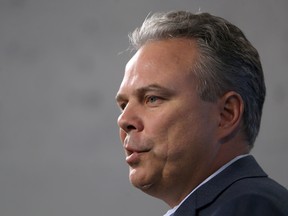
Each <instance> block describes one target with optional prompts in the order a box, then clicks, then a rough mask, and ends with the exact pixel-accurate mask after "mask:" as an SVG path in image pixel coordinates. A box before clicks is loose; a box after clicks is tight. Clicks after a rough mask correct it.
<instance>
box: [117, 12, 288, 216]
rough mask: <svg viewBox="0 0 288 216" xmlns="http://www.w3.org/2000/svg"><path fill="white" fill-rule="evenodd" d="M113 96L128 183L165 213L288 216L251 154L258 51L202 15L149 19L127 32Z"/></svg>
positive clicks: (259, 76) (283, 197) (258, 98)
mask: <svg viewBox="0 0 288 216" xmlns="http://www.w3.org/2000/svg"><path fill="white" fill-rule="evenodd" d="M130 39H131V42H132V45H133V46H134V47H135V49H136V51H137V52H136V54H135V55H134V56H133V57H132V58H131V60H130V61H129V62H128V63H127V66H126V70H125V75H124V78H123V81H122V83H121V86H120V89H119V91H118V93H117V96H116V100H117V103H118V105H119V107H120V109H121V110H122V112H121V114H120V116H119V119H118V125H119V127H120V138H121V141H122V143H123V146H124V149H125V153H126V162H127V163H128V165H129V168H130V174H129V178H130V181H131V183H132V184H133V185H134V186H135V187H137V188H139V189H141V190H142V191H144V192H145V193H147V194H149V195H151V196H154V197H157V198H159V199H161V200H163V201H164V202H166V203H167V204H168V205H169V206H170V207H171V210H169V211H168V212H167V213H166V215H173V216H186V215H187V216H188V215H189V216H191V215H215V216H227V215H228V216H229V215H233V216H235V215H245V216H247V215H261V216H263V215H288V192H287V190H286V189H285V188H284V187H282V186H280V185H279V184H277V183H276V182H274V181H273V180H271V179H270V178H268V177H267V175H266V174H265V173H264V171H263V170H262V169H261V168H260V167H259V165H258V164H257V162H256V161H255V160H254V158H253V157H252V156H251V155H249V152H250V150H251V149H252V147H253V144H254V141H255V138H256V136H257V134H258V131H259V127H260V120H261V113H262V107H263V103H264V98H265V84H264V77H263V72H262V67H261V63H260V60H259V55H258V52H257V51H256V49H255V48H254V47H253V46H252V45H251V44H250V42H249V41H248V40H247V39H246V37H245V36H244V35H243V33H242V32H241V30H239V29H238V28H237V27H236V26H234V25H233V24H231V23H229V22H227V21H226V20H224V19H222V18H220V17H216V16H212V15H210V14H208V13H199V14H192V13H189V12H184V11H178V12H168V13H156V14H154V15H152V16H150V17H148V18H147V19H146V20H145V21H144V23H143V25H142V26H141V27H140V28H138V29H136V30H135V31H134V32H133V34H131V35H130Z"/></svg>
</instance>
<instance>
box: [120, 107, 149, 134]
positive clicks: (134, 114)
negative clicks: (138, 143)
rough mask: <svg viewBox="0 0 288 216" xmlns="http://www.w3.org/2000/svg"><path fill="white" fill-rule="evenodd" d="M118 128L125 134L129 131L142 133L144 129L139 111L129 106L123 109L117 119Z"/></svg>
mask: <svg viewBox="0 0 288 216" xmlns="http://www.w3.org/2000/svg"><path fill="white" fill-rule="evenodd" d="M118 126H119V127H120V128H121V129H122V130H123V131H124V132H125V133H127V134H128V133H130V132H131V131H137V132H139V131H142V130H143V128H144V127H143V122H142V119H141V117H140V115H139V111H137V110H136V108H135V107H132V106H129V105H127V106H126V107H125V109H124V110H123V112H122V113H121V114H120V116H119V117H118Z"/></svg>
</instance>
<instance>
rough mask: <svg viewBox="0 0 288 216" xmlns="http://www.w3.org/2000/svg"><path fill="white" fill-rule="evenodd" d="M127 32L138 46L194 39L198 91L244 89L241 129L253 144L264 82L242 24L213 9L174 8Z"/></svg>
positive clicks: (212, 94)
mask: <svg viewBox="0 0 288 216" xmlns="http://www.w3.org/2000/svg"><path fill="white" fill-rule="evenodd" d="M129 38H130V42H131V44H132V45H133V47H134V49H136V50H137V49H139V48H140V47H141V46H143V45H144V44H145V43H147V42H149V41H159V40H165V39H173V38H188V39H189V38H191V39H193V40H195V41H196V43H197V46H198V49H199V50H198V51H199V58H198V59H197V63H196V64H195V65H193V66H192V70H193V72H194V73H195V75H196V79H197V89H196V90H197V93H198V94H199V96H200V97H201V98H202V99H203V100H205V101H211V102H213V101H216V100H217V98H219V97H221V96H222V95H223V94H225V93H226V92H228V91H235V92H237V93H238V94H240V95H241V97H242V99H243V101H244V114H243V126H242V130H243V131H244V133H245V135H246V139H247V141H248V143H249V145H250V146H251V147H252V146H253V144H254V142H255V139H256V137H257V135H258V132H259V128H260V123H261V116H262V108H263V104H264V100H265V94H266V87H265V83H264V75H263V71H262V66H261V62H260V58H259V54H258V52H257V50H256V49H255V48H254V47H253V46H252V45H251V43H250V42H249V41H248V40H247V38H246V37H245V35H244V34H243V32H242V31H241V30H240V29H239V28H238V27H236V26H235V25H233V24H231V23H230V22H228V21H227V20H225V19H223V18H221V17H217V16H213V15H211V14H209V13H197V14H193V13H191V12H187V11H171V12H167V13H155V14H153V15H149V16H148V17H147V18H146V19H145V21H144V22H143V24H142V26H141V27H140V28H136V29H135V30H134V32H133V33H131V34H130V35H129Z"/></svg>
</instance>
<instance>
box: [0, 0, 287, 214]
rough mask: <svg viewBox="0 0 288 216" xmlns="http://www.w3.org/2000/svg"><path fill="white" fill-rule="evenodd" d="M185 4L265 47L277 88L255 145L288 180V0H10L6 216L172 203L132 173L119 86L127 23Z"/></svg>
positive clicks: (4, 118) (2, 50)
mask: <svg viewBox="0 0 288 216" xmlns="http://www.w3.org/2000/svg"><path fill="white" fill-rule="evenodd" d="M176 9H182V10H190V11H193V12H197V11H198V10H201V11H207V12H210V13H212V14H215V15H219V16H222V17H224V18H226V19H228V20H229V21H231V22H232V23H234V24H236V25H238V26H239V27H240V28H241V29H242V30H243V31H244V32H245V33H246V36H247V37H248V38H249V39H250V41H251V42H252V43H253V44H254V46H255V47H256V48H257V49H258V50H259V53H260V55H261V59H262V63H263V68H264V72H265V76H266V83H267V91H268V94H267V99H266V102H265V108H264V113H263V120H262V127H261V132H260V135H259V137H258V139H257V142H256V144H255V148H254V149H253V151H252V153H253V154H254V155H255V157H256V158H257V159H258V161H259V162H260V164H261V165H262V166H263V168H264V169H265V170H266V171H267V173H268V174H269V175H270V176H271V177H273V178H275V179H276V180H277V181H279V182H280V183H281V184H283V185H284V186H286V187H288V172H287V165H288V163H287V162H288V158H287V153H288V144H287V132H288V130H287V122H288V115H287V110H288V96H287V93H288V87H287V81H288V74H287V68H288V58H287V57H288V43H287V35H288V25H287V20H288V13H287V9H288V2H287V0H275V1H270V0H244V1H231V0H218V1H215V0H198V1H196V0H194V1H193V0H189V1H188V0H178V1H176V0H156V1H155V0H145V1H137V0H81V1H80V0H0V215H1V216H18V215H19V216H20V215H21V216H80V215H81V216H95V215H96V216H111V215H119V216H129V215H131V216H147V215H155V216H156V215H162V214H164V213H165V212H166V210H167V209H168V206H166V204H164V203H163V202H162V201H160V200H157V199H155V198H152V197H150V196H148V195H146V194H144V193H142V192H141V191H139V190H137V189H134V188H133V187H132V186H131V185H130V183H129V181H128V168H127V166H126V164H125V160H124V153H123V150H122V146H121V143H120V141H119V140H118V129H117V125H116V119H117V116H118V114H119V111H118V108H117V107H116V105H115V102H114V96H115V93H116V92H117V89H118V86H119V84H120V82H121V79H122V76H123V71H124V67H125V64H126V62H127V60H128V59H129V58H130V57H131V53H129V52H127V51H125V50H126V49H127V47H128V37H127V34H128V32H130V31H132V30H133V29H134V28H135V27H136V26H139V25H140V24H141V23H142V21H143V19H144V18H145V17H146V16H147V14H148V13H149V12H156V11H167V10H176Z"/></svg>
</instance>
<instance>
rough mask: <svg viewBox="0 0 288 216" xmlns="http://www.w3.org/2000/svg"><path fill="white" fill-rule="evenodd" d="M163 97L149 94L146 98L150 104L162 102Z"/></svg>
mask: <svg viewBox="0 0 288 216" xmlns="http://www.w3.org/2000/svg"><path fill="white" fill-rule="evenodd" d="M160 100H161V98H159V97H157V96H154V95H152V96H147V97H146V99H145V103H146V104H149V105H154V106H155V105H158V104H159V102H160Z"/></svg>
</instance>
